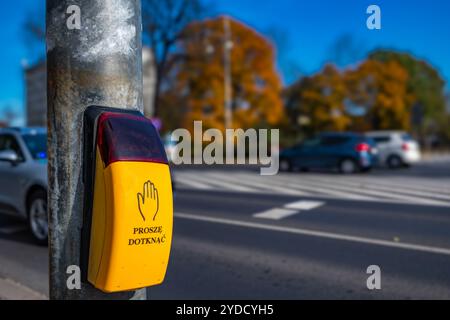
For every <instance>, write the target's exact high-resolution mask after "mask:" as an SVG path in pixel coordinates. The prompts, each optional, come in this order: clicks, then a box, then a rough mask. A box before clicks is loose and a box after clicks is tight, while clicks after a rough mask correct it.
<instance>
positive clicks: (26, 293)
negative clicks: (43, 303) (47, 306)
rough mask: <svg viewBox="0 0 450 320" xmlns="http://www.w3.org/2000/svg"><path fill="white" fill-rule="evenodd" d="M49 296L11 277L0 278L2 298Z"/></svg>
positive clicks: (0, 297)
mask: <svg viewBox="0 0 450 320" xmlns="http://www.w3.org/2000/svg"><path fill="white" fill-rule="evenodd" d="M47 299H48V298H47V297H46V296H45V295H43V294H41V293H39V292H36V291H34V290H32V289H30V288H28V287H26V286H24V285H22V284H20V283H17V282H15V281H13V280H11V279H4V278H0V300H47Z"/></svg>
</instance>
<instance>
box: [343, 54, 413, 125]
mask: <svg viewBox="0 0 450 320" xmlns="http://www.w3.org/2000/svg"><path fill="white" fill-rule="evenodd" d="M344 77H345V83H346V87H347V92H348V94H347V100H346V104H347V106H350V105H351V106H356V107H359V108H362V109H363V110H364V115H365V116H364V118H362V120H361V119H359V121H358V119H355V121H354V124H353V127H354V128H358V129H363V130H382V129H399V130H400V129H403V130H409V129H410V125H411V106H412V101H413V96H412V95H411V94H410V93H409V92H408V80H409V75H408V72H407V71H406V70H405V69H404V68H403V67H402V66H401V65H400V64H399V63H397V62H395V61H386V62H380V61H375V60H371V59H369V60H366V61H365V62H363V63H362V64H360V65H359V66H358V67H357V68H355V69H350V70H348V71H347V72H345V74H344ZM361 121H363V122H364V123H365V125H364V124H362V123H361ZM358 124H359V125H358Z"/></svg>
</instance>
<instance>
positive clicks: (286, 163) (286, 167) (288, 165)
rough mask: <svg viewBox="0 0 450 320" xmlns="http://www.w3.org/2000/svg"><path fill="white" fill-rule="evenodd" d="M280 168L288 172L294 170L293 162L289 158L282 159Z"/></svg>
mask: <svg viewBox="0 0 450 320" xmlns="http://www.w3.org/2000/svg"><path fill="white" fill-rule="evenodd" d="M280 170H281V171H284V172H287V171H292V165H291V162H290V161H289V160H287V159H282V160H281V161H280Z"/></svg>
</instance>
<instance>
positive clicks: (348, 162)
mask: <svg viewBox="0 0 450 320" xmlns="http://www.w3.org/2000/svg"><path fill="white" fill-rule="evenodd" d="M339 171H340V172H341V173H343V174H352V173H356V172H357V171H359V168H358V165H357V163H356V162H355V161H354V160H352V159H344V160H342V161H341V162H340V163H339Z"/></svg>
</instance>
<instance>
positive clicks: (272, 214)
mask: <svg viewBox="0 0 450 320" xmlns="http://www.w3.org/2000/svg"><path fill="white" fill-rule="evenodd" d="M297 213H300V212H299V211H298V210H288V209H280V208H275V209H270V210H267V211H264V212H261V213H257V214H254V215H253V217H254V218H258V219H268V220H281V219H285V218H287V217H290V216H293V215H295V214H297Z"/></svg>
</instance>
